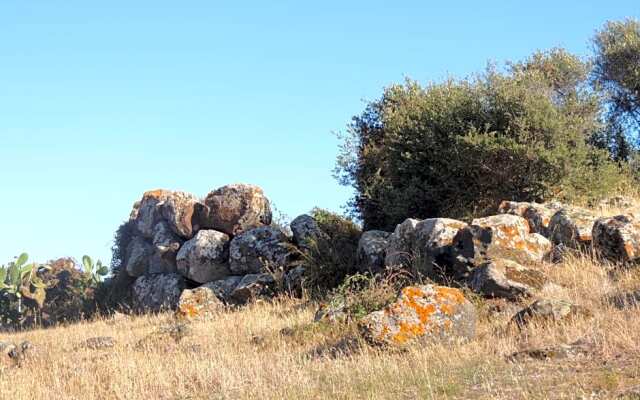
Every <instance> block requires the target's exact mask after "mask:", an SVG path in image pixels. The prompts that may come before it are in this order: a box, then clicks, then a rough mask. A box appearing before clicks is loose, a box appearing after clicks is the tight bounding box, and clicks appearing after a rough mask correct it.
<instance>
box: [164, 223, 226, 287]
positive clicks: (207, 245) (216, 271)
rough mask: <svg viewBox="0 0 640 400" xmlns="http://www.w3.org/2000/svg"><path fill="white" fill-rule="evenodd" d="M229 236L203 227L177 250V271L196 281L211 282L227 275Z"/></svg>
mask: <svg viewBox="0 0 640 400" xmlns="http://www.w3.org/2000/svg"><path fill="white" fill-rule="evenodd" d="M229 242H230V241H229V236H228V235H227V234H225V233H222V232H218V231H214V230H209V229H203V230H201V231H199V232H198V233H197V234H196V235H195V236H194V237H193V238H192V239H190V240H188V241H187V242H186V243H185V244H184V245H183V246H182V247H181V248H180V251H179V252H178V256H177V258H176V261H177V263H178V271H179V272H180V273H181V274H182V275H183V276H185V277H187V278H189V279H191V280H192V281H195V282H198V283H206V282H213V281H216V280H220V279H223V278H226V277H227V276H228V275H229V265H228V259H229Z"/></svg>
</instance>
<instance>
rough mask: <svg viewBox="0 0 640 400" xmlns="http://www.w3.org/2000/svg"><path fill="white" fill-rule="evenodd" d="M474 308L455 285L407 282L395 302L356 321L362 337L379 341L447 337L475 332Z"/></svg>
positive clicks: (392, 341) (462, 336) (446, 338)
mask: <svg viewBox="0 0 640 400" xmlns="http://www.w3.org/2000/svg"><path fill="white" fill-rule="evenodd" d="M475 325H476V310H475V307H474V306H473V305H472V304H471V303H470V302H469V301H468V300H467V299H466V298H465V297H464V295H463V294H462V292H461V291H460V290H458V289H453V288H449V287H444V286H434V285H424V286H408V287H405V288H404V289H402V293H401V295H400V296H399V298H398V300H397V301H396V302H395V303H392V304H390V305H389V306H387V307H385V308H384V309H383V310H380V311H375V312H373V313H371V314H369V315H367V316H366V317H364V318H363V319H362V320H361V322H360V329H361V331H362V333H363V335H364V337H365V338H366V339H367V340H368V341H369V342H371V343H374V344H381V345H404V344H408V343H411V342H414V341H417V340H448V339H453V338H468V339H469V338H473V337H474V336H475Z"/></svg>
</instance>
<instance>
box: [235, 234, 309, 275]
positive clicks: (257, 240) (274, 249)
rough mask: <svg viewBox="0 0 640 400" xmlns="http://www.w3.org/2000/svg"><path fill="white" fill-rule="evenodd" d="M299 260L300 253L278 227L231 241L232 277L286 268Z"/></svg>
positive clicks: (239, 236)
mask: <svg viewBox="0 0 640 400" xmlns="http://www.w3.org/2000/svg"><path fill="white" fill-rule="evenodd" d="M297 257H298V250H297V249H296V248H295V246H293V245H292V244H291V243H289V240H288V238H287V236H286V235H285V234H284V233H283V232H282V231H280V230H279V229H277V228H274V227H271V226H262V227H259V228H255V229H251V230H248V231H246V232H244V233H242V234H240V235H238V236H236V237H234V238H233V240H231V245H230V246H229V264H230V269H231V272H232V273H233V274H236V275H245V274H256V273H262V272H267V271H268V269H278V268H283V269H287V268H288V267H289V266H290V265H291V263H292V262H293V261H294V260H295V259H296V258H297Z"/></svg>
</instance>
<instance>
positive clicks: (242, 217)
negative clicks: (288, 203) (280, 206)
mask: <svg viewBox="0 0 640 400" xmlns="http://www.w3.org/2000/svg"><path fill="white" fill-rule="evenodd" d="M204 205H205V207H206V210H205V212H204V216H203V220H202V221H201V225H202V226H201V227H202V228H209V229H215V230H217V231H221V232H224V233H226V234H227V235H230V236H235V235H238V234H240V233H242V232H244V231H247V230H249V229H253V228H257V227H260V226H265V225H269V224H271V218H272V215H271V207H270V205H269V200H268V199H267V198H266V196H265V195H264V193H263V191H262V189H261V188H259V187H258V186H254V185H247V184H234V185H227V186H223V187H221V188H219V189H216V190H214V191H212V192H211V193H209V194H208V195H207V197H206V199H205V200H204ZM201 214H203V213H202V212H201Z"/></svg>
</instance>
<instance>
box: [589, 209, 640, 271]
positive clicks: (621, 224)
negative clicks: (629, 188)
mask: <svg viewBox="0 0 640 400" xmlns="http://www.w3.org/2000/svg"><path fill="white" fill-rule="evenodd" d="M592 240H593V248H594V249H595V250H596V251H597V252H598V253H599V254H600V255H602V256H603V257H605V258H607V259H609V260H611V261H614V262H621V263H629V262H634V261H637V260H638V259H640V221H638V220H636V219H635V218H634V217H633V216H632V215H616V216H615V217H610V218H599V219H597V220H596V222H595V223H594V224H593V231H592Z"/></svg>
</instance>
